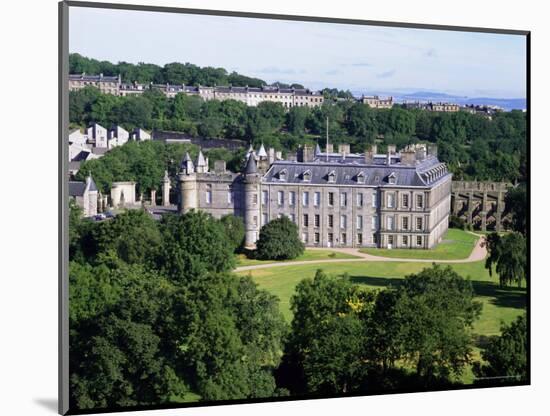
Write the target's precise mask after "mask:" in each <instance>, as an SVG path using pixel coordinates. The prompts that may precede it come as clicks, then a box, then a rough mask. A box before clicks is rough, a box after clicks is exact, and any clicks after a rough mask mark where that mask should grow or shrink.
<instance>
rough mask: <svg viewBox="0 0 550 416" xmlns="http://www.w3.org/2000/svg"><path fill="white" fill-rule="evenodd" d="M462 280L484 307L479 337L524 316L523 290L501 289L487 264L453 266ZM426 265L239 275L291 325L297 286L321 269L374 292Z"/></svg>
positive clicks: (338, 265) (309, 266)
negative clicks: (276, 302) (268, 296)
mask: <svg viewBox="0 0 550 416" xmlns="http://www.w3.org/2000/svg"><path fill="white" fill-rule="evenodd" d="M450 266H451V267H452V268H453V269H454V270H455V271H456V272H457V273H459V274H460V275H461V276H464V277H470V279H471V281H472V285H473V287H474V290H475V292H476V295H477V296H476V299H477V300H479V301H480V302H482V303H483V311H482V314H481V317H480V319H479V320H478V321H477V322H476V324H475V327H474V332H475V333H476V335H478V336H491V335H498V334H500V324H501V322H505V323H507V324H508V323H510V322H511V321H513V320H514V319H515V318H516V317H517V316H519V315H521V314H522V313H523V312H524V310H525V306H526V290H525V289H524V288H516V287H511V288H510V287H509V288H500V287H499V285H498V277H497V276H493V277H492V278H491V277H490V276H489V273H488V272H487V270H486V269H485V267H484V261H478V262H473V263H460V264H450ZM425 267H430V265H429V264H426V263H411V262H358V263H353V262H352V263H325V264H322V265H316V264H307V265H297V266H292V265H288V266H281V267H273V268H265V269H257V270H250V271H243V272H239V273H238V274H240V275H250V276H251V277H252V278H253V279H254V281H255V282H256V283H258V285H259V286H260V288H263V289H266V290H268V291H269V292H271V293H273V294H274V295H277V296H278V297H279V299H280V308H281V312H282V313H283V315H284V316H285V318H286V319H287V320H288V321H289V322H290V320H291V319H292V312H291V311H290V298H291V296H292V294H293V293H294V289H295V287H296V285H297V284H298V282H300V281H301V280H302V279H304V278H313V276H314V275H315V271H316V270H317V269H319V268H321V269H323V270H324V271H325V272H327V273H330V274H343V273H345V272H347V273H348V274H349V275H350V276H351V279H352V280H353V281H354V282H356V283H357V284H361V285H364V286H366V287H368V288H371V289H383V288H385V287H388V286H390V285H392V284H396V283H398V282H399V280H401V279H403V277H405V276H406V275H408V274H411V273H417V272H419V271H420V270H422V269H423V268H425Z"/></svg>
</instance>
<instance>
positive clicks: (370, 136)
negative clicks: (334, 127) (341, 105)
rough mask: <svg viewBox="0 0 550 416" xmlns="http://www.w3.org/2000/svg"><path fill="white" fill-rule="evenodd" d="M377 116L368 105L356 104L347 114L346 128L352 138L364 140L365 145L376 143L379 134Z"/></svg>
mask: <svg viewBox="0 0 550 416" xmlns="http://www.w3.org/2000/svg"><path fill="white" fill-rule="evenodd" d="M376 126H377V122H376V116H375V113H374V111H373V110H371V109H370V108H369V106H368V105H365V104H362V103H356V104H354V105H352V106H351V107H350V108H349V109H348V112H347V117H346V127H347V130H348V133H349V134H350V135H352V136H356V137H361V138H364V142H363V143H364V144H367V143H374V139H375V137H376V134H377V130H376V128H377V127H376Z"/></svg>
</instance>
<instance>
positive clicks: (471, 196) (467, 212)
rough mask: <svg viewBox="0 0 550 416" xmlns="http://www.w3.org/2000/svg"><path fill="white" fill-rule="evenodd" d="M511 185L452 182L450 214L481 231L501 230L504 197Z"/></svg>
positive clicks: (503, 183)
mask: <svg viewBox="0 0 550 416" xmlns="http://www.w3.org/2000/svg"><path fill="white" fill-rule="evenodd" d="M511 186H512V185H511V184H509V183H505V182H477V181H456V182H453V185H452V205H451V207H452V214H453V215H455V216H457V217H460V218H462V219H463V220H465V221H466V223H467V224H471V225H473V226H475V227H477V228H479V229H480V230H482V231H486V230H487V229H494V230H495V231H501V230H502V228H503V223H504V220H505V214H504V212H505V206H504V197H505V196H506V192H508V189H509V188H510V187H511Z"/></svg>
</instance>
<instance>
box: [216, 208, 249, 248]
mask: <svg viewBox="0 0 550 416" xmlns="http://www.w3.org/2000/svg"><path fill="white" fill-rule="evenodd" d="M220 222H221V224H222V226H223V228H224V231H225V235H226V236H227V238H228V239H229V241H230V242H231V245H232V247H233V250H234V251H235V250H237V249H239V248H240V247H242V245H243V243H244V236H245V230H244V222H243V220H242V218H241V217H236V216H234V215H231V214H229V215H224V216H223V217H221V218H220Z"/></svg>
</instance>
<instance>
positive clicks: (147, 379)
mask: <svg viewBox="0 0 550 416" xmlns="http://www.w3.org/2000/svg"><path fill="white" fill-rule="evenodd" d="M105 260H106V262H105V263H102V264H99V265H97V266H94V267H92V266H80V265H78V264H75V263H72V264H71V267H70V270H69V279H70V285H69V287H70V290H71V292H70V320H71V323H70V328H71V332H70V349H71V351H70V371H71V376H70V385H71V389H70V392H71V398H70V399H71V404H72V406H74V407H76V408H79V409H90V408H104V407H117V406H135V405H151V404H158V403H166V402H168V401H169V400H170V399H171V397H173V396H181V395H183V393H184V392H185V391H186V386H185V383H184V382H183V381H182V380H181V379H180V378H179V377H177V376H176V374H175V371H174V368H173V367H172V366H171V364H170V361H169V360H168V359H167V357H166V356H165V355H163V340H162V338H161V337H160V334H159V333H156V330H157V329H158V328H161V327H166V321H165V319H166V317H167V316H168V315H169V314H168V313H167V312H168V311H169V310H170V305H171V299H172V297H173V294H174V287H173V286H172V285H171V284H170V283H169V282H167V281H166V280H165V279H163V278H162V277H160V276H158V275H157V274H155V273H152V272H150V271H147V270H145V269H143V267H142V266H138V265H125V264H124V263H122V262H120V261H119V260H118V259H117V258H116V257H113V256H110V257H108V258H107V257H105Z"/></svg>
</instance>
